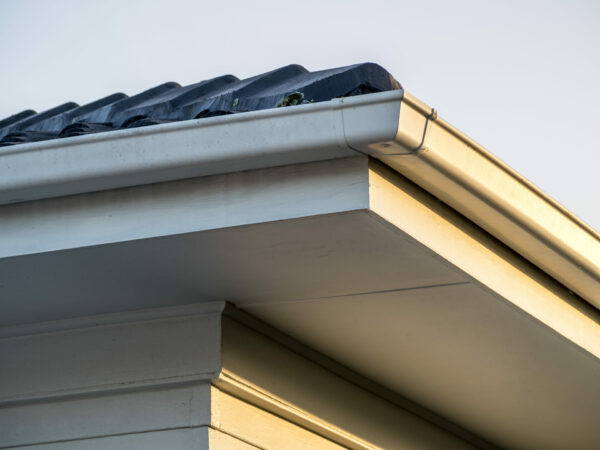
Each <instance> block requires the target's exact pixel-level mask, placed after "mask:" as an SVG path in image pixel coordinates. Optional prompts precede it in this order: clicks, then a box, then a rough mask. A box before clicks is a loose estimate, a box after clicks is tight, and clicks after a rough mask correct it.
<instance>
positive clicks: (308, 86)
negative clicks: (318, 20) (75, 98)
mask: <svg viewBox="0 0 600 450" xmlns="http://www.w3.org/2000/svg"><path fill="white" fill-rule="evenodd" d="M400 88H401V86H400V83H398V82H397V81H396V80H395V79H394V78H393V77H392V76H391V75H390V74H389V73H388V72H387V71H386V70H385V69H383V68H382V67H381V66H379V65H377V64H372V63H364V64H356V65H352V66H347V67H339V68H335V69H328V70H321V71H317V72H309V71H307V70H306V69H305V68H304V67H302V66H300V65H297V64H292V65H288V66H285V67H281V68H279V69H276V70H273V71H270V72H267V73H264V74H261V75H257V76H254V77H251V78H246V79H244V80H240V79H238V78H236V77H235V76H233V75H222V76H219V77H216V78H211V79H209V80H204V81H200V82H198V83H195V84H191V85H189V86H181V85H179V84H178V83H175V82H168V83H164V84H161V85H159V86H156V87H153V88H151V89H148V90H146V91H144V92H141V93H139V94H137V95H134V96H132V97H128V96H127V95H125V94H123V93H116V94H112V95H109V96H107V97H104V98H101V99H99V100H95V101H93V102H91V103H88V104H86V105H83V106H79V105H78V104H77V103H74V102H68V103H64V104H62V105H59V106H56V107H54V108H51V109H49V110H47V111H43V112H40V113H36V112H35V111H33V110H31V109H29V110H26V111H22V112H19V113H17V114H15V115H12V116H10V117H8V118H6V119H3V120H0V146H9V145H16V144H21V143H25V142H36V141H45V140H49V139H59V138H66V137H71V136H80V135H84V134H91V133H100V132H105V131H111V130H116V129H125V128H137V127H144V126H149V125H156V124H161V123H167V122H177V121H182V120H190V119H199V118H204V117H213V116H221V115H227V114H235V113H239V112H248V111H256V110H261V109H269V108H276V107H282V106H291V105H296V104H302V103H313V102H322V101H327V100H331V99H333V98H340V97H350V96H354V95H359V94H367V93H373V92H381V91H389V90H394V89H400Z"/></svg>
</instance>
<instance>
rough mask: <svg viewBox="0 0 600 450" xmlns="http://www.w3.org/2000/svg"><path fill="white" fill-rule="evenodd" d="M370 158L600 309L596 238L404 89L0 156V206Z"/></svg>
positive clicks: (79, 139)
mask: <svg viewBox="0 0 600 450" xmlns="http://www.w3.org/2000/svg"><path fill="white" fill-rule="evenodd" d="M356 152H359V153H363V154H368V155H370V156H373V157H375V158H377V159H379V160H381V161H382V162H384V163H385V164H387V165H388V166H390V167H392V168H393V169H395V170H397V171H398V172H399V173H401V174H402V175H404V176H406V177H407V178H409V179H411V180H412V181H414V182H415V183H417V184H418V185H419V186H421V187H423V188H424V189H426V190H427V191H429V192H430V193H432V194H433V195H435V196H436V197H438V198H439V199H441V200H442V201H444V202H446V203H447V204H448V205H450V206H451V207H453V208H455V209H456V210H457V211H459V212H460V213H461V214H463V215H465V216H466V217H467V218H469V219H470V220H472V221H473V222H475V223H476V224H478V225H480V226H481V227H482V228H484V229H485V230H486V231H487V232H489V233H490V234H492V235H494V236H495V237H496V238H498V239H499V240H501V241H502V242H504V243H505V244H507V245H508V246H509V247H511V248H513V249H514V250H515V251H517V252H518V253H519V254H521V255H523V256H524V257H525V258H527V259H528V260H530V261H531V262H533V263H534V264H536V265H537V266H539V267H540V268H542V269H543V270H544V271H546V272H548V273H549V274H550V275H551V276H553V277H554V278H556V279H557V280H559V281H560V282H561V283H563V284H564V285H565V286H567V287H568V288H569V289H571V290H572V291H573V292H575V293H577V294H579V295H580V296H581V297H583V298H584V299H585V300H587V301H589V302H590V303H592V304H593V305H595V306H596V307H600V238H599V236H598V234H597V233H596V232H595V231H594V230H592V229H591V228H590V227H588V226H587V225H585V224H584V223H583V222H581V221H580V220H579V219H577V218H576V217H575V216H573V215H572V214H571V213H569V212H568V211H567V210H565V209H564V208H563V207H562V206H560V205H559V204H557V203H556V202H555V201H553V200H552V199H551V198H549V197H548V196H547V195H545V194H544V193H543V192H542V191H540V190H539V189H537V188H536V187H535V186H533V185H532V184H531V183H529V182H528V181H527V180H525V179H524V178H523V177H522V176H520V175H519V174H517V173H516V172H515V171H514V170H512V169H510V168H509V167H508V166H506V165H505V164H503V163H502V162H501V161H499V160H498V159H497V158H495V157H494V156H493V155H491V154H490V153H489V152H487V151H486V150H485V149H484V148H483V147H481V146H479V145H478V144H476V143H475V142H473V141H472V140H471V139H469V138H468V137H466V136H465V135H464V134H462V133H461V132H459V131H458V130H456V129H455V128H453V127H452V126H451V125H449V124H448V123H446V122H445V121H443V120H442V119H440V118H439V117H438V116H437V113H436V112H435V111H434V110H433V109H432V108H430V107H428V106H426V105H424V104H423V103H421V102H420V101H419V100H417V99H416V98H414V97H413V96H411V95H409V94H407V93H405V92H404V91H402V90H399V91H390V92H383V93H379V94H369V95H363V96H357V97H350V98H342V99H334V100H331V101H329V102H322V103H317V104H309V105H299V106H296V107H288V108H283V109H274V110H265V111H256V112H249V113H244V114H238V115H234V116H225V117H215V118H210V119H198V120H191V121H185V122H177V123H174V124H164V125H157V126H153V127H148V128H141V129H133V130H122V131H115V132H111V133H104V134H99V135H89V136H81V137H75V138H67V139H63V140H59V141H49V142H41V143H31V144H23V145H19V146H16V147H12V148H6V149H3V150H2V151H1V152H0V172H1V173H2V174H3V176H2V179H0V204H7V203H15V202H23V201H32V200H38V199H43V198H49V197H56V196H65V195H73V194H80V193H86V192H93V191H99V190H108V189H117V188H122V187H127V186H136V185H141V184H150V183H156V182H163V181H171V180H180V179H186V178H191V177H198V176H206V175H214V174H220V173H231V172H235V171H241V170H251V169H258V168H265V167H273V166H282V165H288V164H298V163H305V162H311V161H322V160H328V159H335V158H344V157H350V156H353V155H355V154H356Z"/></svg>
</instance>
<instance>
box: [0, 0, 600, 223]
mask: <svg viewBox="0 0 600 450" xmlns="http://www.w3.org/2000/svg"><path fill="white" fill-rule="evenodd" d="M367 61H369V62H376V63H378V64H380V65H382V66H383V67H385V68H386V69H387V70H388V71H390V72H391V73H392V74H393V75H394V77H395V78H396V79H397V80H398V81H400V82H401V83H402V85H403V86H404V87H405V88H406V89H407V90H408V91H409V92H411V93H412V94H413V95H416V96H417V97H418V98H420V99H421V100H423V101H425V102H427V103H428V104H430V105H431V106H433V107H435V108H436V109H437V110H438V113H439V115H440V116H442V117H444V118H445V119H446V120H448V121H449V122H450V123H452V124H453V125H454V126H456V127H457V128H458V129H460V130H461V131H463V132H465V133H466V134H467V135H469V136H471V137H472V138H474V139H475V140H476V141H478V142H479V143H481V144H482V145H484V146H485V147H486V148H487V149H488V150H490V151H491V152H492V153H494V154H495V155H496V156H498V157H500V158H501V159H502V160H504V161H505V162H507V163H508V164H510V165H511V166H512V167H513V168H515V169H516V170H518V171H519V172H520V173H521V174H523V175H524V176H525V177H526V178H528V179H529V180H531V181H533V182H534V183H535V184H537V185H538V186H539V187H541V188H542V189H543V190H545V191H546V192H547V193H548V194H550V195H551V196H553V197H554V198H555V199H557V200H558V201H559V202H561V203H562V204H563V205H565V206H566V207H567V208H568V209H570V210H571V211H573V212H574V213H575V214H577V215H578V216H579V217H581V218H582V219H583V220H584V221H586V222H588V223H589V224H590V225H592V226H593V227H594V228H596V230H600V202H599V201H598V194H600V172H599V166H600V144H599V143H598V142H599V141H598V139H597V137H596V132H597V130H599V129H600V2H598V1H562V2H556V1H514V2H512V1H495V2H491V1H489V2H488V1H483V0H480V1H438V0H426V1H418V2H417V1H378V0H370V1H351V0H346V1H326V0H320V1H312V0H311V1H307V0H304V1H294V2H288V1H284V0H279V1H273V2H265V1H248V0H246V1H238V0H228V1H210V2H203V1H179V0H168V1H162V2H161V1H150V0H146V1H126V0H120V1H114V0H98V1H67V0H48V1H34V0H0V62H1V68H0V119H2V118H4V117H6V116H9V115H12V114H14V113H17V112H19V111H21V110H23V109H28V108H32V109H35V110H36V111H43V110H45V109H48V108H50V107H53V106H56V105H58V104H61V103H64V102H66V101H75V102H77V103H79V104H85V103H87V102H89V101H92V100H95V99H98V98H100V97H103V96H105V95H108V94H110V93H113V92H125V93H126V94H129V95H133V94H136V93H138V92H140V91H142V90H145V89H148V88H150V87H152V86H155V85H158V84H161V83H163V82H166V81H177V82H178V83H180V84H182V85H185V84H190V83H195V82H198V81H200V80H203V79H206V78H212V77H215V76H218V75H223V74H228V73H231V74H234V75H236V76H237V77H239V78H244V77H249V76H252V75H257V74H259V73H262V72H266V71H269V70H272V69H275V68H277V67H280V66H284V65H287V64H291V63H296V64H301V65H303V66H304V67H306V68H307V69H308V70H319V69H326V68H332V67H339V66H345V65H349V64H354V63H359V62H367Z"/></svg>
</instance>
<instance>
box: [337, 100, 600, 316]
mask: <svg viewBox="0 0 600 450" xmlns="http://www.w3.org/2000/svg"><path fill="white" fill-rule="evenodd" d="M349 100H350V101H351V99H349ZM344 118H346V117H345V116H344ZM358 120H360V119H359V118H358V117H353V118H352V121H353V122H354V121H358ZM349 146H350V147H352V148H355V149H357V150H358V151H362V152H364V153H367V154H369V155H371V156H373V157H375V158H377V159H379V160H381V161H382V162H384V163H385V164H387V165H388V166H390V167H391V168H393V169H394V170H396V171H397V172H399V173H401V174H402V175H404V176H406V177H407V178H409V179H410V180H412V181H413V182H415V183H416V184H418V185H419V186H421V187H422V188H424V189H425V190H427V191H429V192H430V193H431V194H433V195H435V196H436V197H438V198H439V199H440V200H442V201H444V202H445V203H447V204H448V205H450V206H451V207H452V208H454V209H456V210H457V211H458V212H460V213H461V214H463V215H464V216H466V217H467V218H469V219H470V220H471V221H473V222H475V223H476V224H477V225H479V226H480V227H482V228H484V229H485V230H486V231H487V232H488V233H490V234H491V235H493V236H494V237H496V238H497V239H499V240H500V241H502V242H504V243H505V244H506V245H508V246H509V247H511V248H512V249H513V250H515V251H516V252H518V253H519V254H521V255H522V256H524V257H525V258H526V259H528V260H529V261H531V262H532V263H534V264H535V265H537V266H538V267H540V268H541V269H542V270H544V271H545V272H546V273H548V274H550V275H551V276H553V277H554V278H555V279H557V280H558V281H560V282H561V283H562V284H564V285H565V286H567V287H568V288H569V289H570V290H571V291H573V292H575V293H576V294H578V295H580V296H581V297H583V298H584V299H585V300H587V301H588V302H590V303H591V304H593V305H594V306H595V307H597V308H600V236H599V235H598V233H597V232H596V231H594V230H593V229H592V228H591V227H589V226H588V225H586V224H585V223H584V222H583V221H581V220H580V219H578V218H577V217H576V216H575V215H574V214H572V213H571V212H569V211H568V210H567V209H566V208H564V207H563V206H561V205H559V204H558V203H557V202H556V201H555V200H553V199H551V198H550V197H549V196H548V195H547V194H545V193H544V192H542V191H541V190H540V189H539V188H537V187H536V186H534V185H533V184H532V183H531V182H529V181H527V180H526V179H525V178H523V177H522V176H521V175H519V174H518V173H517V172H516V171H515V170H513V169H511V168H510V167H509V166H507V165H506V164H505V163H503V162H501V161H500V160H499V159H498V158H496V157H495V156H493V155H492V154H490V153H489V152H488V151H487V150H485V149H484V148H483V147H482V146H480V145H479V144H477V143H475V142H474V141H473V140H472V139H470V138H468V137H467V136H466V135H464V134H463V133H461V132H460V131H458V130H457V129H456V128H454V127H453V126H451V125H450V124H448V123H447V122H446V121H444V120H442V119H441V118H439V117H438V116H437V113H436V111H435V110H434V109H433V108H431V107H429V106H427V105H426V104H424V103H423V102H421V101H419V100H418V99H417V98H415V97H413V96H412V95H410V94H408V93H405V94H404V96H403V98H402V100H401V106H400V113H399V116H398V125H397V133H396V135H395V137H394V138H393V139H391V140H390V141H380V142H371V143H368V144H366V145H365V143H364V142H360V141H355V140H351V141H349Z"/></svg>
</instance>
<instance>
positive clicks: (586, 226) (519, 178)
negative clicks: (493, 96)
mask: <svg viewBox="0 0 600 450" xmlns="http://www.w3.org/2000/svg"><path fill="white" fill-rule="evenodd" d="M432 120H434V121H435V122H436V123H438V124H439V125H440V126H441V127H442V128H444V129H445V130H446V131H448V132H449V133H451V134H452V135H454V136H455V137H457V138H458V139H460V140H462V141H463V142H465V143H466V144H468V145H469V146H471V147H472V148H473V149H474V150H475V151H477V153H479V154H480V155H481V156H483V157H484V158H486V159H487V160H488V161H490V162H491V163H492V164H494V165H495V166H497V167H498V168H499V169H500V170H502V171H504V172H506V173H507V174H508V175H510V176H511V177H513V178H514V179H515V180H516V181H517V182H519V183H521V184H522V185H523V186H525V187H527V188H528V189H530V190H531V191H533V192H534V193H535V194H536V195H537V196H538V197H540V198H541V199H542V200H544V201H545V202H546V203H548V204H549V205H550V206H552V207H553V208H556V209H557V210H558V211H560V212H561V213H562V214H564V215H565V216H566V217H567V218H569V219H570V220H571V221H572V222H574V223H576V224H577V225H578V226H579V227H580V228H581V229H582V230H584V231H586V232H587V233H589V234H590V235H592V236H593V237H594V238H595V239H597V240H598V241H600V232H598V231H596V230H595V229H594V228H592V227H591V226H590V225H589V224H587V223H586V222H585V221H584V220H583V219H581V218H580V217H578V216H577V215H576V214H575V213H573V212H572V211H570V210H569V209H567V208H566V207H565V206H563V205H562V204H560V203H559V202H558V201H556V200H555V199H553V198H552V197H551V196H550V195H548V194H547V193H545V192H544V191H543V190H542V189H541V188H539V187H538V186H536V185H535V184H534V183H533V182H531V181H529V180H528V179H527V178H525V177H524V176H523V175H521V174H519V172H517V171H516V170H515V169H513V168H512V167H510V166H509V165H508V164H506V163H505V162H504V161H502V160H501V159H500V158H498V157H497V156H495V155H494V154H492V153H490V152H489V151H487V150H486V149H485V148H484V147H483V146H482V145H481V144H479V143H478V142H477V141H475V140H473V139H472V138H470V137H469V136H467V135H466V134H464V133H463V132H462V131H460V130H458V129H457V128H455V127H454V126H452V125H451V124H450V123H448V122H447V121H445V120H444V119H442V118H439V117H437V118H435V119H432Z"/></svg>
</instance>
